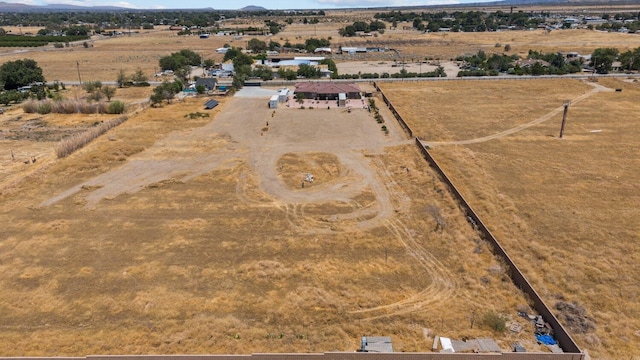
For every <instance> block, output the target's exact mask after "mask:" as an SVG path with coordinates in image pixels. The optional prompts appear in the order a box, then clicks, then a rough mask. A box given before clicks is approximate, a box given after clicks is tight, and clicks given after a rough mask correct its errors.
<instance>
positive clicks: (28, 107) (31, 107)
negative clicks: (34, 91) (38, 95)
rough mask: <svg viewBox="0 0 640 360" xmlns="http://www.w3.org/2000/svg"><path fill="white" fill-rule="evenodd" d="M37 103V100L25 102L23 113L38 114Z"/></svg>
mask: <svg viewBox="0 0 640 360" xmlns="http://www.w3.org/2000/svg"><path fill="white" fill-rule="evenodd" d="M37 103H38V102H37V101H35V100H29V101H27V102H25V103H24V104H22V111H24V112H26V113H27V114H33V113H36V112H37V111H38V105H37Z"/></svg>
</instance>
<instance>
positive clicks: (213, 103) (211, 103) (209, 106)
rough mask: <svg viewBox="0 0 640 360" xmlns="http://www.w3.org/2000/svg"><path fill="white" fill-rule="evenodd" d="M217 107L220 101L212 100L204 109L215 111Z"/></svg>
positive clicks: (205, 104)
mask: <svg viewBox="0 0 640 360" xmlns="http://www.w3.org/2000/svg"><path fill="white" fill-rule="evenodd" d="M216 106H218V101H217V100H214V99H211V100H209V101H207V102H206V103H204V108H205V109H206V110H209V109H213V108H214V107H216Z"/></svg>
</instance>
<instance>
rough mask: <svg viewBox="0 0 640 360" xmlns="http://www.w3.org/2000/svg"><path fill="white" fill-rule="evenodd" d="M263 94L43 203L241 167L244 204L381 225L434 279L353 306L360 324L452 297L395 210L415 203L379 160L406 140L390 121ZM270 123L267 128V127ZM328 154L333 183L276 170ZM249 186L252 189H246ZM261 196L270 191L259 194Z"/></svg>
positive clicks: (347, 225)
mask: <svg viewBox="0 0 640 360" xmlns="http://www.w3.org/2000/svg"><path fill="white" fill-rule="evenodd" d="M267 99H268V97H266V98H264V97H259V98H252V97H242V96H237V97H235V98H234V99H232V100H231V101H230V102H228V103H227V104H226V106H225V111H224V112H222V113H221V114H219V115H218V116H217V117H216V119H214V121H212V122H210V123H209V124H207V125H205V126H203V127H201V128H198V129H194V130H191V131H184V132H177V133H174V134H172V135H170V136H168V137H166V138H165V139H163V140H161V141H158V142H157V143H156V144H154V145H153V146H152V147H150V148H148V149H147V150H145V151H143V152H141V153H139V154H137V155H135V156H133V157H131V158H130V159H129V160H128V161H127V162H126V163H125V164H124V165H122V166H121V167H119V168H117V169H114V170H112V171H110V172H107V173H104V174H101V175H99V176H97V177H95V178H93V179H91V180H89V181H86V182H84V183H82V184H78V185H77V186H74V187H72V188H70V189H68V190H67V191H65V192H63V193H61V194H58V195H56V196H54V197H52V198H50V199H48V200H47V201H45V202H43V203H42V204H41V205H42V206H48V205H51V204H54V203H56V202H58V201H60V200H62V199H65V198H67V197H70V196H74V195H75V194H78V193H81V195H82V196H83V198H84V199H85V201H86V206H87V207H95V206H99V203H100V201H101V200H102V199H109V198H113V197H116V196H118V195H120V194H125V193H134V192H137V191H140V190H142V189H144V188H145V187H148V186H149V185H152V184H154V183H158V182H162V181H166V180H170V179H171V180H177V181H184V182H187V181H189V180H190V179H192V178H194V177H196V176H199V175H201V174H205V173H207V172H210V171H212V170H214V169H219V168H231V167H234V168H238V167H237V164H248V165H249V169H248V170H242V169H245V167H244V166H241V167H240V169H241V172H240V173H239V177H238V184H237V185H236V191H235V193H236V194H235V195H236V196H237V197H238V200H240V201H242V202H245V203H247V204H249V205H250V206H275V207H276V208H278V209H280V210H281V211H283V212H284V213H285V217H286V219H287V221H289V223H290V224H291V226H292V228H293V229H295V230H296V231H298V232H300V233H316V234H318V233H327V232H331V231H333V229H332V226H333V225H336V226H339V227H340V231H345V232H355V231H361V230H362V229H368V228H373V227H376V226H384V227H386V228H387V229H388V230H389V232H390V233H391V234H392V236H393V237H395V238H396V239H397V241H398V242H399V243H401V244H403V245H404V246H405V248H406V249H407V252H408V253H409V254H410V255H411V256H412V257H414V258H415V260H416V261H417V263H418V264H420V266H421V267H422V268H423V269H424V272H425V273H424V274H423V275H424V276H426V277H428V278H429V279H430V280H431V281H430V285H429V286H428V287H427V288H426V289H424V290H422V291H419V292H417V293H415V294H413V295H411V296H409V297H407V298H406V299H404V300H402V301H399V302H396V303H393V304H388V305H382V306H377V307H374V308H370V309H361V310H358V311H355V312H353V313H352V314H354V316H357V317H359V318H361V319H363V320H366V319H375V318H380V317H387V316H392V315H399V314H405V313H410V312H415V311H419V310H421V309H423V308H425V307H427V306H435V305H437V304H440V303H441V302H442V301H445V300H446V299H450V298H451V296H454V295H455V292H456V291H457V290H456V289H457V285H456V284H455V282H454V281H453V280H452V276H451V275H450V273H449V272H448V270H447V269H446V268H445V267H444V266H442V265H441V264H440V262H439V261H438V260H437V259H436V258H435V257H434V256H432V255H431V254H429V252H428V251H427V250H426V249H425V248H424V247H423V246H422V245H421V244H420V243H419V241H418V240H416V239H415V237H414V234H413V231H412V230H409V229H407V227H406V226H405V225H404V223H403V222H402V219H400V218H398V217H397V216H396V215H395V210H406V209H407V208H408V207H409V206H410V204H411V199H409V198H408V196H407V195H406V194H405V193H404V192H403V191H402V189H401V188H400V186H399V185H397V184H396V182H395V181H394V179H393V177H392V175H391V174H390V172H389V171H388V169H387V168H386V166H385V164H384V162H383V161H382V159H381V158H379V157H377V156H375V155H376V154H382V153H383V151H384V148H385V147H386V146H394V145H398V144H410V143H412V141H410V140H409V141H408V140H406V139H405V138H404V134H403V133H402V130H401V129H399V128H398V127H397V125H396V124H393V123H389V124H388V125H387V126H389V127H390V134H389V135H385V134H384V133H383V132H382V131H381V130H380V127H379V126H378V125H377V124H376V123H375V121H374V119H373V118H372V116H371V114H369V113H368V112H367V111H366V110H365V109H354V110H352V111H351V112H347V111H344V110H342V109H332V110H327V109H323V110H321V109H312V110H309V109H304V110H302V109H281V110H280V109H279V110H277V111H276V113H273V110H270V109H268V108H267V106H266V104H267ZM267 123H268V124H267ZM308 152H325V153H331V154H334V155H335V156H336V157H337V158H338V160H339V161H340V167H341V174H340V176H339V177H338V179H337V180H335V181H331V182H328V183H326V184H324V185H323V184H314V185H313V186H312V187H309V188H307V189H292V188H290V187H287V185H286V184H285V182H284V181H283V179H282V178H281V175H280V174H279V172H278V169H277V162H278V160H279V159H280V158H281V157H282V156H283V155H285V154H288V153H294V154H305V153H308ZM252 176H256V177H257V179H258V184H259V188H260V191H261V192H256V191H255V189H251V187H250V186H249V182H248V179H249V178H251V177H252ZM252 191H253V192H252ZM363 192H366V193H373V194H374V196H375V201H374V202H373V204H369V205H368V206H366V207H362V206H358V204H357V203H356V202H355V200H354V198H355V197H357V196H358V195H359V194H362V193H363ZM265 195H266V197H265ZM336 201H337V202H344V203H348V204H352V205H353V206H352V208H353V210H352V211H351V212H348V213H340V214H331V215H329V216H328V217H329V218H330V219H329V220H328V221H320V220H319V219H318V217H317V216H306V215H305V214H304V209H305V206H306V204H317V203H324V202H336Z"/></svg>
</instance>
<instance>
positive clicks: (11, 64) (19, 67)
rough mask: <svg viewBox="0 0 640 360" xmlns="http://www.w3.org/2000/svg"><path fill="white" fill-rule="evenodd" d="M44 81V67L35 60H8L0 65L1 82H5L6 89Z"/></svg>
mask: <svg viewBox="0 0 640 360" xmlns="http://www.w3.org/2000/svg"><path fill="white" fill-rule="evenodd" d="M44 81H45V80H44V75H42V69H41V68H40V67H39V66H38V63H37V62H36V61H35V60H32V59H24V60H15V61H7V62H6V63H4V64H2V66H0V83H3V84H4V88H5V89H6V90H12V89H17V88H19V87H21V86H26V85H29V84H32V83H36V82H44Z"/></svg>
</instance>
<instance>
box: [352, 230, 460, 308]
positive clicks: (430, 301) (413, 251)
mask: <svg viewBox="0 0 640 360" xmlns="http://www.w3.org/2000/svg"><path fill="white" fill-rule="evenodd" d="M386 227H387V228H388V229H389V231H390V232H391V233H392V234H393V235H394V236H395V238H396V239H397V240H398V241H399V242H400V243H402V244H403V245H404V247H405V248H406V249H407V252H408V253H409V255H410V256H411V257H413V258H414V259H415V260H416V261H417V262H418V264H419V265H420V267H422V268H423V269H424V271H425V274H426V276H429V277H430V278H431V280H432V281H431V284H430V285H429V286H428V287H426V288H425V289H423V290H422V291H420V292H418V293H416V294H414V295H411V296H409V297H408V298H406V299H403V300H400V301H397V302H395V303H391V304H386V305H381V306H376V307H372V308H367V309H360V310H355V311H351V312H350V314H353V315H363V316H364V317H362V318H360V320H375V319H380V318H385V317H390V316H396V315H405V314H409V313H413V312H418V311H420V310H422V309H425V308H426V307H434V306H438V305H440V304H442V303H444V302H445V301H447V300H450V299H451V298H453V297H454V296H455V295H456V292H457V289H458V285H457V284H456V282H455V281H454V280H453V276H452V275H451V273H450V272H449V270H448V269H447V268H446V267H445V266H444V265H442V264H441V263H440V261H438V259H437V258H435V256H433V255H431V254H430V253H429V252H428V251H427V250H426V249H425V248H424V247H423V246H422V245H421V244H420V243H419V242H418V241H417V240H416V239H415V237H414V236H413V235H412V234H411V231H409V229H407V227H406V226H405V225H404V224H403V223H402V221H401V220H400V219H398V218H395V219H389V220H387V221H386Z"/></svg>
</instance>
